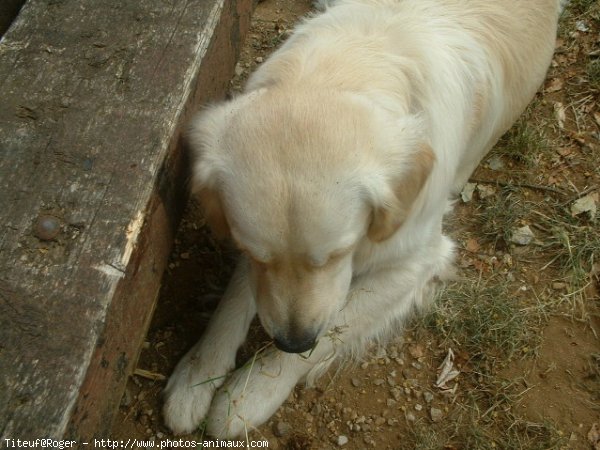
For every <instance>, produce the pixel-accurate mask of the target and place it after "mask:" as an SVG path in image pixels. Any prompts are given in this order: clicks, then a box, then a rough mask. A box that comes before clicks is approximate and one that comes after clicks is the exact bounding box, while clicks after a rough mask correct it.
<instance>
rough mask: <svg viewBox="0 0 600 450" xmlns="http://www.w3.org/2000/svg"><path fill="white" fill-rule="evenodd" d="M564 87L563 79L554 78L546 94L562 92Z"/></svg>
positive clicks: (547, 87)
mask: <svg viewBox="0 0 600 450" xmlns="http://www.w3.org/2000/svg"><path fill="white" fill-rule="evenodd" d="M564 85H565V82H564V80H563V79H562V78H552V79H551V80H550V82H549V83H548V85H547V86H546V92H547V93H551V92H557V91H560V90H561V89H562V88H563V86H564Z"/></svg>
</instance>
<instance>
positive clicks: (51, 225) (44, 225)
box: [33, 215, 60, 241]
mask: <svg viewBox="0 0 600 450" xmlns="http://www.w3.org/2000/svg"><path fill="white" fill-rule="evenodd" d="M33 232H34V234H35V235H36V237H38V238H39V239H41V240H42V241H51V240H53V239H54V238H55V237H56V236H58V233H60V220H59V219H58V217H54V216H49V215H42V216H39V217H38V218H37V220H36V221H35V226H34V229H33Z"/></svg>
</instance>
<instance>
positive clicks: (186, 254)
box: [179, 252, 190, 259]
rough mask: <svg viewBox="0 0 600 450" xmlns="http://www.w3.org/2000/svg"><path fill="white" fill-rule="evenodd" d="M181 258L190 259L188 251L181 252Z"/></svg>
mask: <svg viewBox="0 0 600 450" xmlns="http://www.w3.org/2000/svg"><path fill="white" fill-rule="evenodd" d="M179 257H180V258H181V259H190V254H189V253H188V252H184V253H181V254H180V255H179Z"/></svg>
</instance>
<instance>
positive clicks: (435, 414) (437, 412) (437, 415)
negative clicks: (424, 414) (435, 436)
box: [429, 408, 443, 423]
mask: <svg viewBox="0 0 600 450" xmlns="http://www.w3.org/2000/svg"><path fill="white" fill-rule="evenodd" d="M429 416H430V417H431V421H432V422H436V423H437V422H441V420H442V417H443V413H442V410H441V409H438V408H431V409H430V410H429Z"/></svg>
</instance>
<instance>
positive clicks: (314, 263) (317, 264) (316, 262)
mask: <svg viewBox="0 0 600 450" xmlns="http://www.w3.org/2000/svg"><path fill="white" fill-rule="evenodd" d="M353 248H354V246H349V247H346V248H343V249H340V250H336V251H334V252H332V253H330V254H329V255H327V256H326V257H325V258H320V259H317V258H311V259H310V261H309V265H310V267H312V268H314V269H321V268H323V267H326V266H328V265H329V264H332V263H334V262H336V261H339V260H340V259H342V258H343V257H344V256H346V255H347V254H348V253H350V251H352V249H353Z"/></svg>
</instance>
